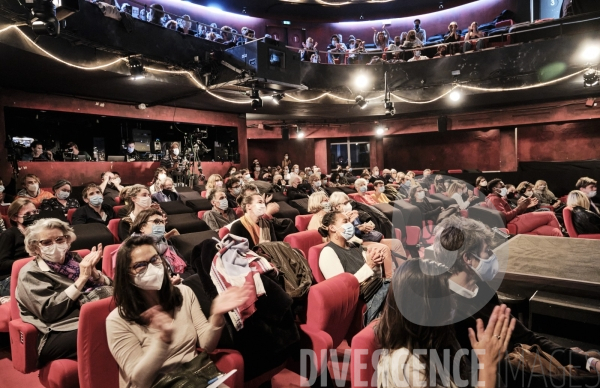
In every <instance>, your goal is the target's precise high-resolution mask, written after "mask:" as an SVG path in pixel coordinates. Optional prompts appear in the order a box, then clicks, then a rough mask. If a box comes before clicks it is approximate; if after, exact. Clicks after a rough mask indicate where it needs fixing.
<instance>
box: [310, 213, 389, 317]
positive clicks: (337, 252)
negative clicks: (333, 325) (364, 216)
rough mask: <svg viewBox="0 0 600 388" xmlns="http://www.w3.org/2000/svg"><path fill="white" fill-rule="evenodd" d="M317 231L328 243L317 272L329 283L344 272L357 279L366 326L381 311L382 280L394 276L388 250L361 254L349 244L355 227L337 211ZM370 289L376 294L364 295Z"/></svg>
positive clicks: (384, 284)
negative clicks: (319, 271) (364, 305)
mask: <svg viewBox="0 0 600 388" xmlns="http://www.w3.org/2000/svg"><path fill="white" fill-rule="evenodd" d="M318 230H319V234H321V236H322V237H323V238H326V239H327V241H328V244H327V245H326V246H325V247H324V248H323V250H321V254H320V255H319V269H320V270H321V273H322V274H323V277H325V279H330V278H332V277H334V276H336V275H339V274H341V273H344V272H346V273H351V274H353V275H354V276H355V277H356V279H357V280H358V282H359V283H360V284H361V285H362V286H361V293H360V296H361V298H362V299H363V300H364V301H365V302H367V311H366V313H365V317H364V319H363V323H364V324H365V325H366V324H368V323H369V322H371V321H372V320H373V319H374V318H376V317H377V315H378V314H379V312H380V311H381V308H382V307H383V304H384V302H385V295H386V293H387V289H388V286H389V283H388V282H387V281H386V282H384V279H391V277H392V274H393V270H394V268H393V264H392V260H391V255H390V254H389V249H387V247H386V248H385V249H380V248H379V247H368V248H367V249H366V250H364V249H363V247H362V246H361V245H360V244H355V243H351V242H349V240H350V239H352V237H354V225H352V223H351V222H350V220H349V218H348V216H347V215H345V214H344V213H340V212H338V211H333V212H329V213H327V214H325V216H324V217H323V221H322V225H321V226H320V227H319V229H318ZM367 285H370V287H367ZM377 286H379V288H377ZM372 287H373V288H375V289H376V290H377V291H375V292H373V291H371V290H370V291H371V292H369V293H368V294H367V293H366V292H365V291H367V290H368V289H369V288H372ZM371 301H372V303H369V302H371Z"/></svg>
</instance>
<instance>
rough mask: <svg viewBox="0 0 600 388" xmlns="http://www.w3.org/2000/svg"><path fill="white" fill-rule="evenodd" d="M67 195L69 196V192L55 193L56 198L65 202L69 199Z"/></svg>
mask: <svg viewBox="0 0 600 388" xmlns="http://www.w3.org/2000/svg"><path fill="white" fill-rule="evenodd" d="M69 195H71V193H70V192H68V191H62V190H61V191H58V192H57V193H56V198H58V199H62V200H65V199H67V198H69Z"/></svg>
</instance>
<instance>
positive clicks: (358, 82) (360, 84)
mask: <svg viewBox="0 0 600 388" xmlns="http://www.w3.org/2000/svg"><path fill="white" fill-rule="evenodd" d="M354 85H355V86H356V87H357V88H358V89H359V90H365V89H366V87H367V86H369V78H368V77H367V76H366V75H365V74H364V73H361V74H359V75H358V76H357V77H356V78H355V79H354Z"/></svg>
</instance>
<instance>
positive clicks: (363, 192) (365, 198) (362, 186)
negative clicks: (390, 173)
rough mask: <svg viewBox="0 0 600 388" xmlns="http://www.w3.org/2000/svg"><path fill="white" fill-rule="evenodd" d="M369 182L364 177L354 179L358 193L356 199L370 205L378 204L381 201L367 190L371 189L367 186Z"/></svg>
mask: <svg viewBox="0 0 600 388" xmlns="http://www.w3.org/2000/svg"><path fill="white" fill-rule="evenodd" d="M379 182H381V181H379ZM382 183H383V182H382ZM368 184H369V182H368V181H367V180H366V179H363V178H358V179H357V180H356V181H354V189H355V190H356V192H357V193H358V197H355V198H356V201H358V202H361V203H364V204H365V205H370V206H373V205H377V204H378V203H379V202H377V201H376V200H375V199H374V198H373V196H372V195H371V194H367V191H368V190H369V189H368V187H367V186H368Z"/></svg>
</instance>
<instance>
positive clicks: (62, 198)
mask: <svg viewBox="0 0 600 388" xmlns="http://www.w3.org/2000/svg"><path fill="white" fill-rule="evenodd" d="M52 191H53V192H54V196H55V198H51V199H44V200H43V201H42V205H41V206H40V210H46V211H48V210H54V209H57V210H60V211H62V212H63V213H64V214H65V216H66V215H67V213H68V212H69V209H77V208H78V207H79V201H77V200H76V199H75V198H72V197H71V182H69V181H67V180H65V179H61V180H59V181H58V182H56V184H55V185H54V186H52Z"/></svg>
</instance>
